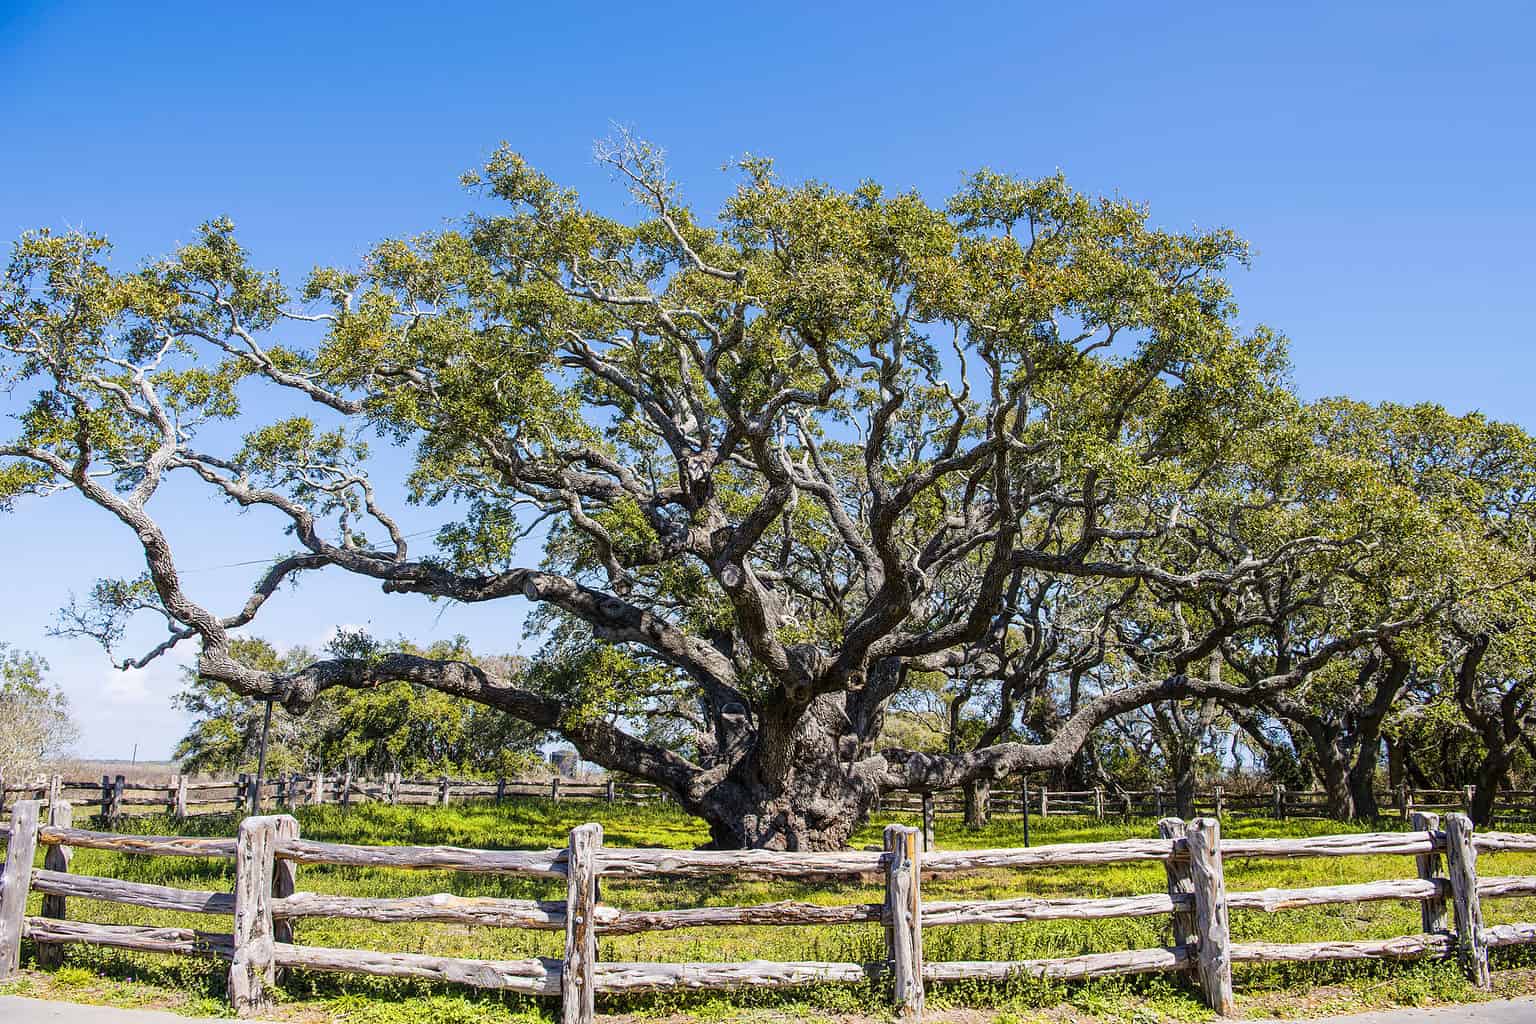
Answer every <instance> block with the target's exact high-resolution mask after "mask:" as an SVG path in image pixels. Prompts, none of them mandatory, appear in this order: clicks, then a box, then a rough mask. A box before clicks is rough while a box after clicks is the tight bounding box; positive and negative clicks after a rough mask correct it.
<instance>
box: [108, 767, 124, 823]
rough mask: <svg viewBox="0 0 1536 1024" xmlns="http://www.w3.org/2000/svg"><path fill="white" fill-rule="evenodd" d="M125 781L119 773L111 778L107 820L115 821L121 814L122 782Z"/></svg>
mask: <svg viewBox="0 0 1536 1024" xmlns="http://www.w3.org/2000/svg"><path fill="white" fill-rule="evenodd" d="M127 781H128V780H127V779H125V778H124V777H123V776H121V775H119V776H117V777H116V778H115V779H113V780H112V806H111V809H110V810H109V811H108V812H107V821H109V822H116V821H117V819H119V818H121V817H122V816H123V784H124V783H125V782H127Z"/></svg>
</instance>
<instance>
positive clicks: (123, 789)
mask: <svg viewBox="0 0 1536 1024" xmlns="http://www.w3.org/2000/svg"><path fill="white" fill-rule="evenodd" d="M255 786H256V779H255V776H252V775H245V774H241V775H237V776H235V777H234V778H230V779H198V778H194V777H192V776H185V775H180V776H172V777H171V779H170V781H169V782H166V783H164V784H160V785H152V784H145V783H132V782H128V781H127V779H126V777H125V776H123V775H116V776H113V775H103V776H102V777H101V780H100V781H99V782H98V781H96V780H94V779H69V778H66V777H63V776H60V775H49V776H42V777H39V778H34V779H30V780H27V781H25V782H23V781H20V780H17V781H14V782H12V781H9V780H8V779H7V776H6V775H5V774H4V773H3V772H0V813H3V811H4V810H5V808H6V807H7V806H9V805H10V804H11V803H12V802H14V801H16V800H18V799H22V800H32V799H36V800H43V801H48V800H51V799H59V800H67V801H69V802H70V804H72V805H73V806H75V807H91V808H94V813H95V814H96V815H97V816H98V817H101V818H104V819H106V820H109V821H112V820H116V819H117V818H120V817H122V816H123V815H125V814H139V813H159V812H164V813H166V814H171V815H174V816H176V817H178V818H181V817H188V816H194V815H198V814H228V813H230V812H232V811H235V810H239V809H242V808H248V807H249V806H250V803H251V795H252V790H253V789H254V788H255ZM523 797H540V798H544V799H551V800H562V799H570V800H606V801H608V802H609V803H612V802H614V801H623V802H625V803H630V804H644V803H656V802H665V801H666V800H668V799H669V796H668V794H667V792H666V791H665V790H663V789H662V788H661V787H659V786H655V785H652V784H650V783H646V782H632V781H623V780H617V779H610V780H607V781H604V782H581V781H573V780H571V779H562V778H560V777H559V776H555V777H553V778H551V779H550V780H549V781H547V782H545V781H528V780H520V779H489V780H487V779H453V778H448V777H447V776H440V777H438V778H435V779H426V778H421V779H413V778H406V777H404V776H402V775H399V774H390V775H386V776H384V777H383V778H381V779H365V778H361V777H357V778H354V777H353V776H351V775H350V774H341V775H323V774H321V775H299V774H296V773H288V774H283V775H278V776H275V777H273V778H268V779H266V780H264V781H263V782H262V784H261V793H260V799H259V801H258V805H259V806H262V807H282V808H289V807H302V806H306V805H311V804H336V805H338V806H342V807H348V806H351V805H353V804H360V803H388V804H414V805H423V806H424V805H429V804H446V803H452V802H456V801H463V800H495V801H496V802H498V803H499V802H500V801H502V800H510V799H516V798H523Z"/></svg>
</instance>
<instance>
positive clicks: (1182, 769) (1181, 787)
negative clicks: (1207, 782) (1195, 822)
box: [1173, 751, 1195, 821]
mask: <svg viewBox="0 0 1536 1024" xmlns="http://www.w3.org/2000/svg"><path fill="white" fill-rule="evenodd" d="M1173 801H1174V804H1175V806H1176V807H1177V808H1178V814H1179V817H1181V818H1183V819H1184V820H1185V821H1188V820H1189V819H1191V818H1193V817H1194V816H1195V759H1194V758H1193V757H1186V756H1184V753H1183V752H1182V751H1181V752H1180V753H1179V755H1178V756H1177V757H1176V758H1175V759H1174V762H1173Z"/></svg>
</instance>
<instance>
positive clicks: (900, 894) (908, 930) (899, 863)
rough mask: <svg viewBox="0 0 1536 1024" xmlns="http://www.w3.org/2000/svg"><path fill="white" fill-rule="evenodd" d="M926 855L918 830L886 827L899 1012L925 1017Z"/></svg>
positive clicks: (889, 929) (888, 937) (888, 912)
mask: <svg viewBox="0 0 1536 1024" xmlns="http://www.w3.org/2000/svg"><path fill="white" fill-rule="evenodd" d="M921 877H922V856H921V854H920V853H919V852H918V849H917V829H915V828H909V827H908V826H906V825H887V826H885V948H886V952H887V953H888V954H889V956H890V959H891V976H892V979H893V981H894V983H895V993H894V995H895V1003H896V1011H897V1013H898V1014H899V1015H900V1016H901V1017H903V1018H906V1019H908V1020H921V1019H922V1016H923V895H922V888H921V881H920V880H921Z"/></svg>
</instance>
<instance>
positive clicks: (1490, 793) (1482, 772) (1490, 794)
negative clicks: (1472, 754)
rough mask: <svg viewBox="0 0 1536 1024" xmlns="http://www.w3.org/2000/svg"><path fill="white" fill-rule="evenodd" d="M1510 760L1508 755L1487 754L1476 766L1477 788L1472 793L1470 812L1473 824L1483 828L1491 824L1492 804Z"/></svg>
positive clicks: (1495, 800) (1497, 795)
mask: <svg viewBox="0 0 1536 1024" xmlns="http://www.w3.org/2000/svg"><path fill="white" fill-rule="evenodd" d="M1510 760H1511V759H1510V758H1509V757H1508V756H1500V755H1499V754H1489V755H1488V757H1486V758H1485V759H1484V760H1483V763H1482V764H1481V765H1479V766H1478V769H1477V788H1476V790H1475V791H1474V792H1473V794H1472V808H1471V812H1472V813H1471V814H1470V817H1471V818H1472V821H1473V823H1474V824H1476V825H1480V826H1482V827H1483V828H1491V827H1492V826H1493V811H1494V805H1495V803H1496V802H1497V801H1498V797H1499V787H1500V786H1501V785H1503V784H1504V779H1505V776H1507V775H1508V774H1509V764H1510Z"/></svg>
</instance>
